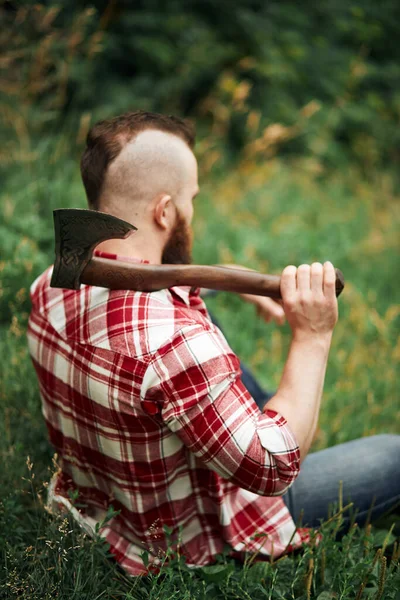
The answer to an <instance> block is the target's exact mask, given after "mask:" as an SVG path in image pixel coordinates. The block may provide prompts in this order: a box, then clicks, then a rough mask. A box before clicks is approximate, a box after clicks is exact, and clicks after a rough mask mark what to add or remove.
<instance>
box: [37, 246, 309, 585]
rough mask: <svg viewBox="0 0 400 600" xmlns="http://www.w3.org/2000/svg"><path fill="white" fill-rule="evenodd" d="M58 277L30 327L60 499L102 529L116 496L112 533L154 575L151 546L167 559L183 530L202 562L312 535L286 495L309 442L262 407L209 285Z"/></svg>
mask: <svg viewBox="0 0 400 600" xmlns="http://www.w3.org/2000/svg"><path fill="white" fill-rule="evenodd" d="M96 254H97V255H98V256H104V257H106V258H114V259H115V258H118V260H125V261H131V262H138V261H137V260H135V259H132V258H126V257H122V256H118V257H117V256H116V255H112V254H108V253H104V252H96ZM143 262H145V261H143ZM51 273H52V267H49V268H48V269H47V270H46V271H45V272H44V273H43V274H42V275H40V276H39V277H38V278H37V279H36V280H35V281H34V283H33V284H32V286H31V301H32V311H31V314H30V318H29V325H28V343H29V350H30V354H31V357H32V360H33V364H34V367H35V369H36V372H37V376H38V381H39V386H40V395H41V400H42V407H43V414H44V418H45V420H46V424H47V427H48V431H49V437H50V441H51V443H52V445H53V446H54V448H55V449H56V451H57V453H58V456H59V463H60V469H59V471H58V472H57V473H56V474H55V476H54V477H53V480H52V482H51V486H50V492H49V501H50V503H52V504H53V505H54V506H57V507H58V508H61V507H62V506H63V507H65V508H67V509H69V510H72V513H73V515H74V516H75V518H76V519H77V520H78V521H79V522H80V523H81V525H82V526H83V527H85V528H86V530H87V531H89V532H92V531H93V530H94V527H95V524H96V523H97V522H99V521H101V520H102V519H104V517H105V515H106V512H107V509H108V508H109V506H110V505H112V506H113V508H114V510H115V511H119V512H118V514H115V515H114V516H112V517H111V519H110V520H109V521H108V522H106V523H105V525H104V526H103V527H102V529H101V535H102V536H104V537H105V538H106V540H107V541H108V543H109V544H110V551H111V552H112V553H113V554H114V555H115V557H116V559H117V561H118V562H119V563H120V564H121V566H122V567H124V568H125V569H126V570H127V571H128V572H129V573H131V574H133V575H139V574H144V573H146V572H147V569H146V567H145V565H144V563H143V561H142V558H141V553H142V552H143V551H144V550H147V551H148V552H149V567H148V568H151V569H157V568H158V567H157V565H159V564H160V560H162V558H163V556H165V551H166V549H167V543H169V544H171V543H172V544H174V542H176V541H177V540H178V538H179V542H180V546H179V548H180V552H181V553H182V554H184V555H185V557H186V562H187V564H188V565H190V566H193V567H194V566H200V565H205V564H207V563H209V562H212V561H213V557H214V556H215V555H216V554H217V553H219V552H222V551H223V550H224V546H225V548H226V545H228V547H229V548H230V549H231V555H232V556H236V557H239V558H240V557H243V556H244V552H260V558H261V559H262V558H264V559H267V558H268V556H270V555H273V556H274V557H278V556H280V555H281V554H283V553H284V552H288V551H291V550H293V549H295V548H298V547H300V546H301V544H302V542H303V541H307V540H308V539H309V537H308V536H309V534H308V530H307V529H298V530H297V531H296V527H295V525H294V523H293V520H292V518H291V516H290V514H289V511H288V509H287V508H286V505H285V503H284V502H283V500H282V498H280V495H281V494H283V493H284V492H285V491H286V490H287V489H288V488H289V487H290V485H291V483H293V481H294V480H295V478H296V476H297V474H298V472H299V465H300V454H299V448H298V445H297V443H296V440H295V439H294V437H293V434H292V432H291V430H290V429H289V427H288V424H287V422H286V420H285V419H284V417H283V416H282V415H280V414H278V413H276V412H275V411H272V410H265V411H264V413H260V411H259V409H258V407H257V406H256V404H255V402H254V400H253V399H252V397H251V396H250V394H249V393H248V391H247V390H246V388H245V387H244V386H243V384H242V381H241V379H240V366H239V360H238V358H237V356H236V355H235V354H234V353H233V351H232V350H231V348H230V347H229V345H228V343H227V341H226V339H225V338H224V336H223V334H222V333H221V331H220V330H219V329H218V328H217V327H216V326H215V325H213V323H212V322H211V320H210V318H209V315H208V312H207V309H206V306H205V304H204V302H203V300H202V299H201V298H200V296H199V291H200V290H199V289H190V288H189V287H172V288H170V289H166V290H162V291H159V292H153V293H151V294H150V293H142V292H133V291H123V290H115V291H111V290H108V289H106V288H100V287H95V286H88V285H82V286H81V289H80V290H79V291H75V290H61V289H55V288H51V287H50V278H51ZM70 489H73V490H78V492H79V497H78V499H79V505H82V504H83V505H84V506H85V507H84V508H79V510H77V509H76V508H73V506H72V505H71V502H70V500H69V497H70V496H69V494H68V490H70ZM164 526H168V527H169V528H170V531H172V533H170V537H169V541H168V536H167V535H166V532H165V530H164ZM256 533H257V534H262V536H261V537H259V536H258V535H256V536H255V534H256ZM175 547H176V546H175Z"/></svg>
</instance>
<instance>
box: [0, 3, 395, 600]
mask: <svg viewBox="0 0 400 600" xmlns="http://www.w3.org/2000/svg"><path fill="white" fill-rule="evenodd" d="M0 20H1V29H0V45H1V57H0V64H1V66H2V71H3V76H2V81H1V90H0V116H1V120H0V135H1V145H0V181H1V184H0V198H1V202H0V215H1V217H0V365H1V376H0V412H1V416H0V457H1V469H0V482H1V486H0V500H1V503H0V557H1V570H0V597H1V598H3V597H4V598H27V599H28V598H29V599H34V598H41V599H43V598H66V599H67V598H68V600H70V599H71V598H78V599H83V598H88V599H91V600H92V599H95V598H147V597H150V598H162V599H167V598H168V599H169V598H205V597H208V598H251V599H257V598H299V599H300V598H319V599H320V600H326V599H329V598H342V599H347V598H357V599H360V598H367V597H368V598H397V599H398V598H400V596H399V592H398V589H399V588H400V572H399V568H398V559H399V545H398V535H399V518H398V516H396V515H393V514H392V515H391V516H390V518H389V520H387V521H386V523H381V524H380V528H379V529H378V528H377V527H375V526H374V527H372V528H371V527H370V526H369V527H366V528H365V529H363V530H360V528H358V527H357V526H356V525H355V526H354V527H353V529H352V531H351V533H350V534H349V535H348V536H345V537H344V538H343V539H342V540H338V539H337V538H335V534H336V532H337V530H338V529H339V528H340V519H341V514H342V513H341V509H343V510H345V507H343V506H342V504H341V502H342V499H341V497H340V493H339V495H338V504H337V506H334V507H332V520H331V521H330V522H328V523H326V524H325V525H323V528H325V529H324V531H325V535H324V540H323V542H322V543H321V544H320V545H319V546H317V547H313V546H311V547H308V548H305V549H304V551H302V552H300V553H298V554H297V555H296V556H291V557H290V558H285V559H282V560H280V561H278V562H277V563H276V564H272V565H271V564H269V563H266V564H264V563H257V562H253V559H251V558H249V561H248V562H246V564H245V565H244V567H243V566H240V565H237V564H235V563H234V562H233V561H231V560H229V559H227V557H226V556H221V557H220V558H219V560H218V562H217V564H216V565H214V566H210V567H205V568H203V569H199V570H198V571H196V572H193V571H192V570H190V569H188V568H187V567H186V565H185V561H184V557H182V556H180V555H179V552H178V554H177V555H176V554H175V556H174V557H172V555H171V556H170V557H169V558H170V561H169V563H170V566H166V567H165V568H164V569H163V570H162V572H161V574H159V575H157V576H152V577H148V578H142V579H141V580H140V581H135V582H132V581H130V580H129V579H127V578H126V577H125V576H124V575H123V574H122V573H120V571H119V570H118V569H117V568H116V566H115V564H114V562H113V561H112V560H109V559H108V558H107V548H106V546H105V545H104V544H103V543H102V541H101V539H100V538H99V539H96V540H89V539H87V537H86V536H85V535H84V534H83V533H82V532H80V531H78V530H77V528H76V527H75V526H74V525H73V524H71V523H70V522H68V521H67V520H62V519H60V518H57V517H55V516H52V515H49V514H47V513H46V511H45V510H44V508H43V502H44V498H45V492H46V490H45V488H46V481H47V480H48V479H49V477H50V475H51V472H52V471H53V469H54V465H53V450H52V448H51V447H50V445H49V444H48V442H47V434H46V429H45V426H44V423H43V419H42V416H41V409H40V399H39V392H38V386H37V381H36V377H35V373H34V370H33V367H32V365H31V363H30V358H29V354H28V351H27V345H26V337H25V332H26V324H27V318H28V314H29V310H30V301H29V286H30V284H31V283H32V281H33V280H34V279H35V277H37V276H38V275H39V274H40V273H41V272H42V271H43V270H44V269H45V268H46V267H47V266H48V265H49V264H51V263H52V262H53V256H54V238H53V236H54V233H53V225H52V210H53V209H54V208H58V207H85V198H84V192H83V187H82V185H81V182H80V177H79V168H78V161H79V156H80V153H81V151H82V147H83V144H84V141H85V136H86V133H87V131H88V129H89V127H90V125H91V124H93V123H94V122H95V121H96V120H98V119H100V118H103V117H109V116H111V115H115V114H118V113H120V112H123V111H125V110H135V109H138V108H141V109H147V110H156V111H160V112H166V113H172V114H179V115H183V116H187V117H190V118H192V119H194V120H195V122H196V125H197V130H198V142H197V147H196V154H197V156H198V158H199V164H200V183H201V195H200V197H199V199H198V201H197V206H196V216H195V222H194V225H195V233H196V246H195V249H194V258H195V262H198V263H209V264H213V263H217V262H221V261H224V262H226V261H230V262H236V263H238V264H243V265H246V266H249V267H252V268H255V269H259V270H264V271H266V272H267V271H268V272H275V273H279V272H280V271H281V270H282V269H283V268H284V266H286V265H287V264H292V263H293V264H297V265H298V264H301V263H303V262H306V263H311V262H312V261H314V260H317V261H321V262H323V261H324V260H328V259H329V260H331V261H332V262H333V263H334V264H335V265H336V266H338V267H339V268H341V269H342V271H343V273H344V275H345V278H346V282H347V283H346V288H345V291H344V293H343V295H342V296H341V298H340V302H339V305H340V319H339V323H338V325H337V327H336V329H335V333H334V337H333V344H332V350H331V354H330V359H329V365H328V370H327V376H326V384H325V392H324V400H323V407H322V412H321V419H320V425H319V429H318V432H317V435H316V438H315V441H314V445H313V450H318V449H321V448H324V447H326V446H330V445H333V444H336V443H341V442H344V441H347V440H351V439H354V438H357V437H360V436H366V435H371V434H378V433H390V432H392V433H399V388H398V374H399V361H400V341H399V339H400V338H399V328H400V303H399V295H400V294H399V283H398V273H399V266H400V265H399V222H400V207H399V173H400V169H399V166H400V165H399V162H400V127H399V121H400V45H399V43H398V39H399V34H400V3H399V2H397V0H384V1H382V2H380V3H377V2H374V1H373V0H359V1H356V0H355V1H354V2H348V1H344V0H335V2H330V1H328V0H320V2H318V3H316V2H310V1H308V0H304V1H303V2H302V3H296V2H290V1H286V0H280V1H279V2H278V1H277V0H270V1H269V2H268V3H266V2H262V1H261V0H234V1H228V0H219V2H216V1H214V0H189V1H184V0H169V1H168V2H165V1H162V0H147V1H146V0H142V1H139V0H138V1H136V2H129V1H128V0H104V1H98V2H95V3H94V4H93V3H91V4H89V3H88V2H85V1H81V2H74V1H73V0H65V1H64V2H63V3H62V4H61V3H60V4H55V3H54V2H53V1H49V2H45V3H43V4H37V3H34V2H30V1H28V0H22V1H16V0H14V1H13V0H9V1H6V2H5V1H4V0H3V1H2V2H0ZM208 304H209V307H210V308H212V309H213V310H214V312H215V313H216V315H217V316H218V317H219V319H220V320H221V321H222V324H223V326H224V330H225V332H226V336H227V338H228V340H229V342H230V343H231V345H232V347H233V349H234V350H235V351H236V352H237V353H238V354H239V355H240V357H241V358H242V359H243V360H245V361H246V362H247V363H248V364H249V365H250V366H251V367H252V368H253V370H254V372H255V373H256V374H257V376H258V377H259V379H260V380H261V382H262V383H263V384H264V386H265V387H266V388H267V389H270V390H272V389H276V387H277V386H278V384H279V378H280V374H281V372H282V368H283V365H284V362H285V358H286V352H287V349H288V344H289V340H290V331H289V328H288V326H284V327H283V328H278V327H276V326H273V325H271V324H269V325H267V324H265V323H262V322H260V321H259V320H258V319H257V318H256V316H255V314H254V312H253V308H252V307H251V306H250V305H246V304H243V303H242V302H241V301H240V299H239V298H237V297H235V296H234V295H229V294H222V293H221V294H218V295H217V296H215V297H213V298H211V299H210V300H209V301H208ZM243 323H245V325H246V326H245V327H244V326H243ZM335 515H336V516H335ZM378 525H379V524H378ZM396 535H397V542H396ZM171 544H172V542H171ZM144 558H145V557H144ZM167 558H168V557H167Z"/></svg>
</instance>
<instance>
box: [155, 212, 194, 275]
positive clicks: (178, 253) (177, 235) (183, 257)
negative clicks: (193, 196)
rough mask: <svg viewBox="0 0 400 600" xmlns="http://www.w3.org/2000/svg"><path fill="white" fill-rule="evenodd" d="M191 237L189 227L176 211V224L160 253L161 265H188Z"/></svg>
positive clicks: (190, 258) (190, 252)
mask: <svg viewBox="0 0 400 600" xmlns="http://www.w3.org/2000/svg"><path fill="white" fill-rule="evenodd" d="M192 236H193V234H192V230H191V228H190V226H189V225H187V224H186V221H185V219H184V218H183V217H182V215H181V213H180V212H179V211H177V217H176V223H175V225H174V228H173V230H172V231H171V234H170V236H169V239H168V241H167V243H166V244H165V247H164V250H163V253H162V257H161V262H162V264H164V265H165V264H171V265H190V264H191V262H192Z"/></svg>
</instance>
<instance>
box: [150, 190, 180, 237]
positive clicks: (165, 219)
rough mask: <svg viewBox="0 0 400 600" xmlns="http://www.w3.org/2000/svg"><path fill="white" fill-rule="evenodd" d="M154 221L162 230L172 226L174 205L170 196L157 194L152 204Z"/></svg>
mask: <svg viewBox="0 0 400 600" xmlns="http://www.w3.org/2000/svg"><path fill="white" fill-rule="evenodd" d="M153 216H154V221H155V222H156V224H157V225H158V227H160V228H161V229H163V230H164V231H167V230H169V229H171V228H172V226H173V224H174V221H175V205H174V203H173V202H172V198H171V196H168V194H163V195H162V196H159V198H158V199H157V201H156V204H155V206H154V212H153Z"/></svg>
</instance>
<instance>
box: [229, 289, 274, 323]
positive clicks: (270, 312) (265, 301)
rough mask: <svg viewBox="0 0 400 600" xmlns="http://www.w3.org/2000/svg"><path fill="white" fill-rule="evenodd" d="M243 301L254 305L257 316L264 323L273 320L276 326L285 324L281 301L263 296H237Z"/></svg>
mask: <svg viewBox="0 0 400 600" xmlns="http://www.w3.org/2000/svg"><path fill="white" fill-rule="evenodd" d="M239 296H240V297H241V298H243V300H246V302H250V303H251V304H254V305H255V307H256V309H257V315H258V316H259V317H260V318H261V319H263V320H264V321H265V322H266V323H269V322H270V321H272V320H274V321H275V323H276V324H277V325H283V324H284V323H285V311H284V310H283V307H282V301H281V300H273V299H272V298H268V297H265V296H253V295H252V294H239Z"/></svg>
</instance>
